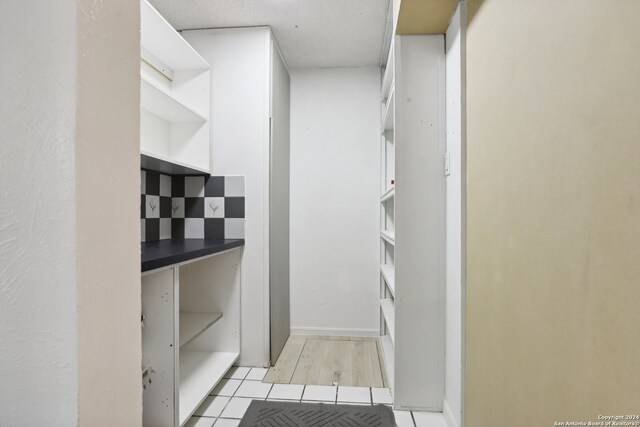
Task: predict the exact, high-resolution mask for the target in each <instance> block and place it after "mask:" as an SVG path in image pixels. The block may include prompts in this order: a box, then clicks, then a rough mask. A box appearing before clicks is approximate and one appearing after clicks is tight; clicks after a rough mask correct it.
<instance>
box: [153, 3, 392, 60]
mask: <svg viewBox="0 0 640 427" xmlns="http://www.w3.org/2000/svg"><path fill="white" fill-rule="evenodd" d="M150 3H151V4H152V5H153V6H154V7H155V8H156V9H158V11H159V12H160V13H161V14H162V15H163V16H164V17H165V18H166V19H167V21H169V22H170V23H171V25H173V26H174V27H175V28H176V29H178V30H186V29H199V28H224V27H248V26H260V25H269V26H270V27H271V28H272V30H273V33H274V35H275V38H276V40H277V41H278V45H279V46H280V49H281V51H282V53H283V55H284V57H285V60H286V61H287V65H288V66H289V68H291V69H298V68H333V67H360V66H366V65H380V57H381V51H382V48H383V41H384V34H385V27H386V22H387V12H388V7H389V0H150Z"/></svg>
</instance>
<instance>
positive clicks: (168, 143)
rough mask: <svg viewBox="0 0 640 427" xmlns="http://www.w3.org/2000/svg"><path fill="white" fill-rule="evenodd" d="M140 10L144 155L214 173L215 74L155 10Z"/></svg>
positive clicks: (148, 7) (144, 3)
mask: <svg viewBox="0 0 640 427" xmlns="http://www.w3.org/2000/svg"><path fill="white" fill-rule="evenodd" d="M140 6H141V9H140V18H141V36H140V44H141V48H140V59H141V60H140V150H141V152H142V153H144V154H145V155H147V156H151V157H157V158H159V159H162V160H166V161H170V162H175V163H177V164H180V165H182V166H185V167H187V168H191V169H195V170H198V171H202V172H204V173H210V171H211V167H210V164H211V150H210V147H211V139H210V123H209V121H210V119H209V115H210V111H211V68H210V67H209V65H208V64H207V62H206V61H205V60H204V59H202V57H201V56H200V55H199V54H198V53H197V52H196V51H195V50H194V49H193V48H192V47H191V46H190V45H189V44H188V43H187V42H186V41H185V40H184V39H183V38H182V36H181V35H180V34H178V32H177V31H176V30H175V29H173V27H171V25H170V24H169V23H168V22H167V21H166V20H165V19H164V18H163V17H162V16H161V15H160V14H159V13H158V11H156V10H155V9H154V8H153V6H151V5H150V4H149V3H148V2H147V1H146V0H142V1H141V5H140ZM152 165H153V163H152Z"/></svg>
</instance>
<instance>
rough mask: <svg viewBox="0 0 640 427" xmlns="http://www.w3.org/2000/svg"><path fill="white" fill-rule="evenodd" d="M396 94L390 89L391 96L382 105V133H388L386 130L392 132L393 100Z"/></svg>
mask: <svg viewBox="0 0 640 427" xmlns="http://www.w3.org/2000/svg"><path fill="white" fill-rule="evenodd" d="M395 97H396V94H395V90H394V89H393V88H391V94H390V95H389V98H388V99H387V102H386V104H385V105H384V113H383V114H382V131H383V132H385V131H388V130H393V127H394V126H393V119H394V117H393V116H394V107H393V105H394V102H395V101H394V100H395Z"/></svg>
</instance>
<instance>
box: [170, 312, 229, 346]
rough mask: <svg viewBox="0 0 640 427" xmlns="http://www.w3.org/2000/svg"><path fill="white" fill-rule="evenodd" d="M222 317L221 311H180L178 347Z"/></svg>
mask: <svg viewBox="0 0 640 427" xmlns="http://www.w3.org/2000/svg"><path fill="white" fill-rule="evenodd" d="M221 317H222V313H206V312H205V313H193V312H189V311H181V312H180V334H179V337H180V347H182V346H183V345H186V344H188V343H190V342H191V341H192V340H194V339H195V338H196V337H197V336H198V335H200V334H201V333H203V332H204V331H206V330H207V329H208V328H209V327H210V326H211V325H213V324H214V323H216V322H217V321H218V320H220V318H221Z"/></svg>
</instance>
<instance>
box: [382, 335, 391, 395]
mask: <svg viewBox="0 0 640 427" xmlns="http://www.w3.org/2000/svg"><path fill="white" fill-rule="evenodd" d="M380 347H382V356H383V360H384V368H385V370H386V372H387V381H388V384H387V386H388V387H389V388H390V389H391V392H392V393H393V373H394V370H393V364H394V358H393V354H394V353H393V342H391V337H389V335H382V336H381V337H380Z"/></svg>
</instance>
